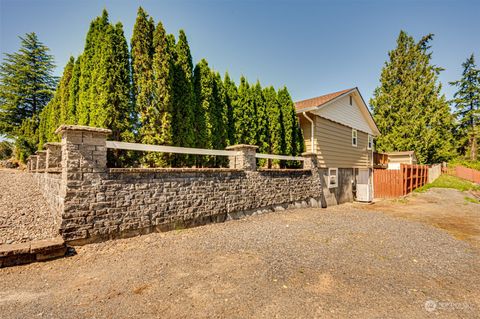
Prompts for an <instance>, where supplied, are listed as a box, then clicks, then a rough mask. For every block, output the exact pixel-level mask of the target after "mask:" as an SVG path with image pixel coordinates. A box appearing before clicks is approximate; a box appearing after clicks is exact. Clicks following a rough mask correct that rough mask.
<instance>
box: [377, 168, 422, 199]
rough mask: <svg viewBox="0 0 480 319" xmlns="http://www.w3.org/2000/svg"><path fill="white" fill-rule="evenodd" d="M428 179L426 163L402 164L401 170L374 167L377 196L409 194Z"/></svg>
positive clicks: (390, 196)
mask: <svg viewBox="0 0 480 319" xmlns="http://www.w3.org/2000/svg"><path fill="white" fill-rule="evenodd" d="M427 181H428V167H427V166H425V165H404V164H402V165H400V169H399V170H387V169H374V171H373V187H374V194H375V197H376V198H394V197H399V196H403V195H407V194H408V193H410V192H412V191H413V190H414V189H416V188H418V187H421V186H423V185H425V184H426V183H427Z"/></svg>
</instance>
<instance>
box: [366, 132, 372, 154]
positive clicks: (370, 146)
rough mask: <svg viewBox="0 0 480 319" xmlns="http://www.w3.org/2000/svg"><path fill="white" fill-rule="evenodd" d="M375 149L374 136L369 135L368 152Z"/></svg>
mask: <svg viewBox="0 0 480 319" xmlns="http://www.w3.org/2000/svg"><path fill="white" fill-rule="evenodd" d="M372 149H373V136H372V135H370V134H368V137H367V150H372Z"/></svg>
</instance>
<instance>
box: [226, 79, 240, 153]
mask: <svg viewBox="0 0 480 319" xmlns="http://www.w3.org/2000/svg"><path fill="white" fill-rule="evenodd" d="M223 88H224V94H225V98H224V100H225V107H226V111H225V113H226V126H227V145H234V144H237V141H236V139H235V118H234V109H235V105H236V102H237V99H238V89H237V85H236V84H235V82H233V81H232V80H231V79H230V76H229V75H228V73H225V76H224V78H223Z"/></svg>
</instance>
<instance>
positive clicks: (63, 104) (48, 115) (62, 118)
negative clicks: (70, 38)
mask: <svg viewBox="0 0 480 319" xmlns="http://www.w3.org/2000/svg"><path fill="white" fill-rule="evenodd" d="M74 64H75V60H74V58H73V57H70V60H69V61H68V63H67V65H66V66H65V68H64V70H63V75H62V77H61V78H60V81H59V83H58V86H57V90H56V91H55V95H54V97H53V99H52V100H50V102H49V103H48V104H47V106H46V107H45V108H44V109H43V110H42V112H41V113H40V124H39V129H38V148H39V149H42V148H43V144H45V143H47V142H56V141H59V140H60V137H59V136H58V135H57V134H55V130H56V129H57V128H58V127H59V126H60V125H61V124H65V123H66V118H67V112H68V101H69V96H70V90H69V86H70V81H71V78H72V72H73V68H74Z"/></svg>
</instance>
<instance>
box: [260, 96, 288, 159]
mask: <svg viewBox="0 0 480 319" xmlns="http://www.w3.org/2000/svg"><path fill="white" fill-rule="evenodd" d="M263 96H264V98H265V104H266V108H267V116H268V132H269V136H270V143H269V145H268V149H267V150H266V152H267V153H270V154H282V151H283V149H282V145H283V144H284V143H282V140H284V139H285V133H284V131H283V125H282V123H283V118H282V112H281V106H280V104H279V103H278V99H277V92H276V91H275V89H274V88H273V87H272V86H270V87H267V88H265V89H263Z"/></svg>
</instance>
